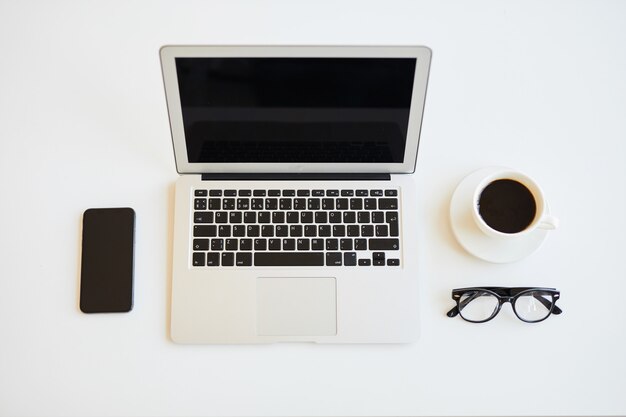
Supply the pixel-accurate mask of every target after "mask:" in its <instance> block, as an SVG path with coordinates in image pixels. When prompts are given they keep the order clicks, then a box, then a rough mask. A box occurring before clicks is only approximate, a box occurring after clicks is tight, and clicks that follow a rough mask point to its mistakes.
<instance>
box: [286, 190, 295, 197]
mask: <svg viewBox="0 0 626 417" xmlns="http://www.w3.org/2000/svg"><path fill="white" fill-rule="evenodd" d="M295 196H296V190H283V197H295Z"/></svg>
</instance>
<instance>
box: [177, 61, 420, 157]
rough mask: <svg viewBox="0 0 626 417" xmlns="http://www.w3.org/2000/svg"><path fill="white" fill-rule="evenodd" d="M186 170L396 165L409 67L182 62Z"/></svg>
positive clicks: (406, 115) (405, 121)
mask: <svg viewBox="0 0 626 417" xmlns="http://www.w3.org/2000/svg"><path fill="white" fill-rule="evenodd" d="M175 63H176V76H177V78H178V88H179V92H180V102H181V105H182V118H183V127H184V133H185V143H186V148H187V157H188V161H189V162H190V163H237V162H242V163H247V162H261V163H285V162H311V163H333V162H339V163H402V162H403V159H404V152H405V145H406V140H407V130H408V125H409V110H410V108H411V96H412V92H413V81H414V79H415V68H416V59H415V58H241V57H237V58H219V57H209V58H182V57H177V58H176V59H175Z"/></svg>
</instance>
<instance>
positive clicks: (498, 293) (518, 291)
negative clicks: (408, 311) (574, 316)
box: [446, 287, 563, 323]
mask: <svg viewBox="0 0 626 417" xmlns="http://www.w3.org/2000/svg"><path fill="white" fill-rule="evenodd" d="M471 291H481V292H486V293H489V294H491V295H493V296H494V297H496V298H497V299H498V307H497V308H496V309H495V310H494V311H493V313H492V314H491V316H489V317H487V318H486V319H484V320H469V319H467V318H465V317H464V316H463V315H462V314H460V316H461V318H462V319H463V320H465V321H468V322H470V323H484V322H487V321H489V320H491V319H493V318H494V317H495V316H497V315H498V313H499V312H500V310H501V309H502V306H503V305H504V303H511V307H512V308H513V313H515V315H516V316H517V318H518V319H520V320H521V321H523V322H526V323H539V322H541V321H544V320H545V319H547V318H548V317H550V315H551V314H561V313H562V312H563V311H562V310H561V309H560V308H559V307H558V306H557V305H556V302H557V300H558V299H559V297H560V295H561V293H560V291H558V290H557V289H555V288H544V287H511V288H509V287H468V288H456V289H453V290H452V299H453V300H454V301H456V306H454V308H452V309H451V310H450V311H448V312H447V313H446V315H447V316H448V317H456V316H457V315H459V313H460V311H461V310H463V308H464V307H465V306H466V305H467V304H469V302H470V301H472V300H473V299H474V298H475V297H474V298H469V299H468V300H465V303H464V305H461V304H462V303H463V302H462V301H461V298H462V297H463V294H465V293H468V292H471ZM537 291H541V292H543V293H544V294H543V295H546V294H545V293H547V294H548V295H550V296H551V300H550V301H548V300H547V299H545V298H543V297H538V296H534V298H535V299H536V300H538V301H539V302H540V303H541V304H543V305H544V307H546V308H547V309H548V310H549V311H548V314H547V315H546V316H545V317H544V318H542V319H539V320H526V319H523V318H522V317H520V315H519V314H517V310H516V309H515V302H516V301H517V299H518V298H519V297H521V296H523V295H524V294H527V293H529V292H537Z"/></svg>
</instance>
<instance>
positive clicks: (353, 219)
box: [160, 46, 431, 344]
mask: <svg viewBox="0 0 626 417" xmlns="http://www.w3.org/2000/svg"><path fill="white" fill-rule="evenodd" d="M160 56H161V66H162V71H163V79H164V85H165V93H166V99H167V108H168V113H169V121H170V126H171V133H172V140H173V144H174V154H175V160H176V167H177V171H178V172H179V174H180V179H179V180H178V181H177V183H176V192H175V214H174V243H173V271H172V294H171V338H172V340H173V341H175V342H178V343H188V344H203V343H204V344H212V343H217V344H236V343H275V342H316V343H406V342H411V341H414V340H416V338H417V336H418V333H419V315H418V311H419V308H418V299H419V293H418V285H417V271H418V268H419V265H418V257H417V253H418V249H419V242H418V236H419V234H420V233H419V230H417V226H416V224H417V222H416V217H417V216H418V213H417V206H418V196H417V193H416V187H415V183H414V181H413V176H412V175H411V174H412V173H413V172H414V171H415V166H416V159H417V150H418V142H419V136H420V128H421V122H422V114H423V107H424V99H425V94H426V85H427V79H428V72H429V66H430V58H431V51H430V49H428V48H427V47H423V46H375V47H371V46H164V47H162V48H161V50H160Z"/></svg>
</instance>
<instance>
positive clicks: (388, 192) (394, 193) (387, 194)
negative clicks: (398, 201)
mask: <svg viewBox="0 0 626 417" xmlns="http://www.w3.org/2000/svg"><path fill="white" fill-rule="evenodd" d="M397 195H398V190H385V197H396V196H397Z"/></svg>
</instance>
